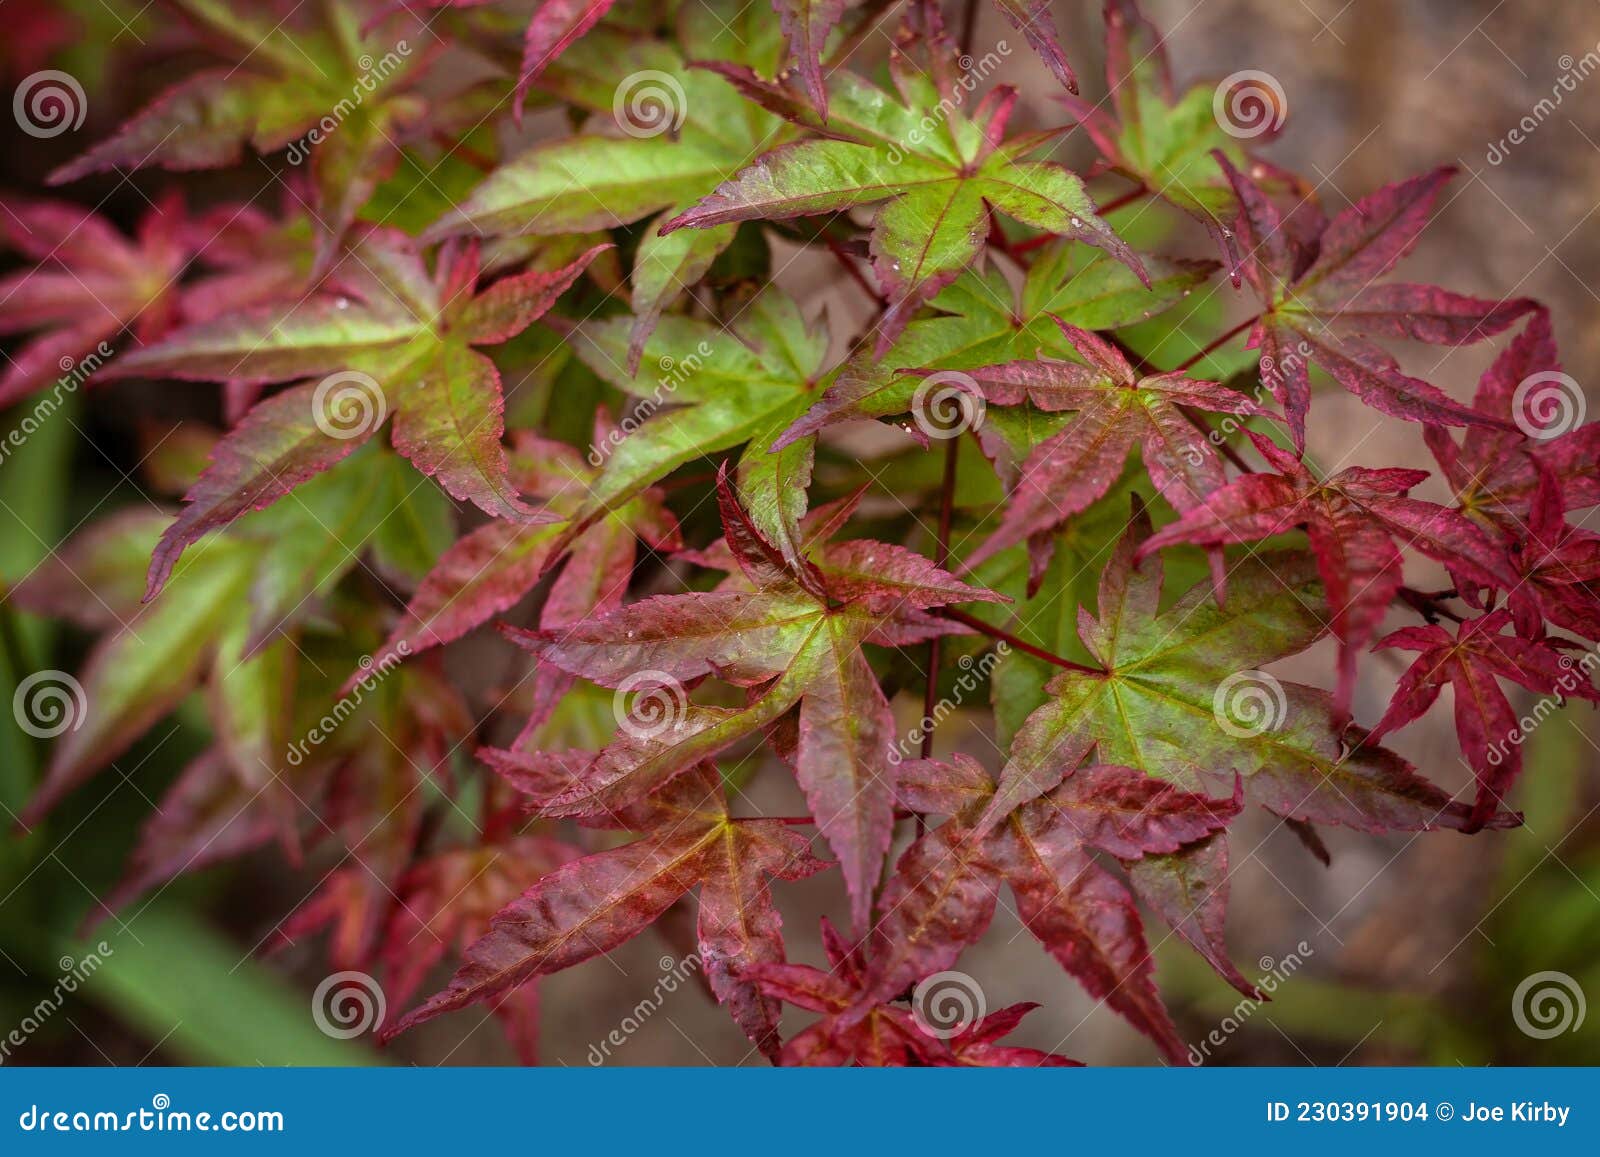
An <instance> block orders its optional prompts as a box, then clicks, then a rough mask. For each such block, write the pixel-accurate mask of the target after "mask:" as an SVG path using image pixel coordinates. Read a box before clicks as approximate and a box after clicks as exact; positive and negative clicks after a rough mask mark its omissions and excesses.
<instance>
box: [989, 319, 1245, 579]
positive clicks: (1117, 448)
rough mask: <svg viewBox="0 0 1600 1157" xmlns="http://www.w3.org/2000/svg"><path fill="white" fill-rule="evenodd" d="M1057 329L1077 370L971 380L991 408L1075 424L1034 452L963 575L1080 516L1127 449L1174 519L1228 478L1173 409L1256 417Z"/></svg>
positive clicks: (1012, 369)
mask: <svg viewBox="0 0 1600 1157" xmlns="http://www.w3.org/2000/svg"><path fill="white" fill-rule="evenodd" d="M1056 324H1057V326H1059V327H1060V330H1061V333H1062V334H1063V336H1064V337H1065V338H1066V340H1067V342H1068V343H1069V344H1070V345H1071V346H1072V349H1073V352H1074V353H1075V354H1076V355H1077V356H1078V358H1079V359H1080V360H1079V361H1077V362H1066V361H1043V360H1027V361H1014V362H1007V363H1005V364H1003V365H996V366H987V367H984V368H981V369H974V370H972V371H971V373H970V375H969V376H970V377H971V378H972V379H973V381H974V382H976V383H977V385H978V386H979V388H980V389H982V391H983V394H984V396H985V397H986V398H987V399H988V400H989V401H990V402H993V403H996V404H998V405H1003V406H1017V405H1021V404H1022V403H1023V402H1027V403H1029V404H1030V405H1032V406H1034V407H1035V408H1037V409H1040V410H1043V411H1045V412H1046V413H1051V412H1056V411H1061V410H1075V411H1077V416H1076V417H1075V418H1074V419H1073V420H1072V421H1071V422H1069V423H1068V424H1066V425H1065V426H1063V427H1062V428H1061V429H1060V430H1059V431H1057V432H1056V433H1054V434H1052V435H1051V436H1050V437H1048V438H1046V439H1044V440H1043V441H1042V442H1040V443H1039V444H1038V445H1036V446H1035V447H1034V448H1033V450H1032V452H1031V453H1030V454H1029V455H1028V458H1027V460H1026V461H1025V462H1024V463H1023V464H1022V467H1021V471H1020V474H1019V477H1018V481H1017V484H1016V486H1015V487H1014V488H1013V490H1012V492H1011V495H1010V501H1009V503H1008V504H1007V506H1006V510H1005V513H1004V514H1003V515H1002V516H1001V519H1000V525H999V526H998V527H997V528H996V530H995V532H994V534H993V535H991V536H990V537H989V539H988V540H987V541H986V542H985V543H984V544H983V545H982V546H980V547H979V548H978V549H977V550H976V551H975V552H973V554H972V555H971V556H969V557H968V559H967V564H966V565H967V566H968V568H971V567H973V566H976V565H978V564H979V563H981V562H982V561H983V560H984V559H986V558H988V557H990V556H991V555H993V554H995V553H996V552H997V551H1000V550H1004V549H1005V548H1006V547H1009V546H1014V545H1016V544H1017V543H1019V542H1023V541H1025V540H1027V539H1029V538H1032V537H1034V536H1036V535H1040V534H1043V533H1045V532H1047V531H1049V530H1051V529H1052V528H1053V527H1056V526H1058V525H1060V524H1061V523H1063V522H1065V521H1066V520H1067V519H1069V518H1071V517H1072V516H1073V515H1074V514H1077V513H1078V512H1079V511H1081V510H1083V509H1085V508H1086V507H1088V506H1089V504H1090V503H1092V502H1094V501H1095V499H1097V498H1100V497H1101V496H1102V495H1104V494H1105V493H1106V491H1107V490H1109V489H1110V487H1111V484H1112V483H1114V482H1115V481H1116V480H1117V477H1118V476H1119V475H1120V474H1121V473H1122V470H1123V466H1124V465H1125V464H1126V463H1127V460H1128V452H1129V451H1130V450H1132V449H1133V448H1134V447H1135V446H1138V447H1139V448H1140V450H1141V452H1142V453H1141V458H1142V461H1143V464H1144V468H1145V470H1146V471H1148V472H1149V475H1150V480H1151V481H1152V482H1153V483H1154V484H1155V486H1156V489H1157V490H1159V491H1160V492H1161V495H1162V497H1164V498H1165V499H1166V500H1167V501H1168V502H1170V503H1172V505H1173V506H1174V507H1176V508H1177V509H1178V510H1180V511H1186V510H1192V509H1194V508H1195V507H1198V506H1202V505H1203V504H1204V503H1205V502H1206V501H1207V499H1209V498H1210V497H1211V496H1212V495H1213V494H1215V493H1216V492H1218V491H1220V490H1221V489H1222V487H1223V486H1224V484H1225V483H1226V481H1227V476H1226V474H1225V473H1224V471H1223V467H1222V460H1221V458H1220V457H1219V456H1218V454H1217V451H1216V448H1215V446H1214V445H1213V444H1212V440H1211V439H1210V438H1209V437H1207V436H1206V435H1205V434H1204V433H1202V432H1200V431H1199V430H1198V429H1197V428H1196V426H1195V425H1194V423H1193V422H1192V421H1190V419H1189V418H1187V417H1186V416H1185V415H1184V413H1183V411H1182V410H1181V409H1180V407H1186V406H1188V407H1193V408H1195V409H1198V410H1208V411H1211V412H1213V413H1223V414H1233V415H1236V416H1238V417H1245V416H1249V415H1254V414H1260V413H1263V412H1264V411H1262V410H1261V409H1260V408H1259V407H1258V406H1257V405H1256V404H1255V403H1254V402H1252V401H1251V400H1250V399H1249V398H1247V397H1245V396H1244V395H1243V394H1239V393H1237V392H1235V391H1234V390H1231V389H1228V388H1227V387H1226V386H1219V385H1217V384H1216V383H1214V382H1198V381H1193V380H1191V379H1189V378H1186V377H1184V376H1183V375H1182V374H1156V375H1152V376H1150V377H1144V378H1141V377H1139V375H1138V374H1136V373H1135V372H1134V369H1133V367H1132V366H1131V365H1129V364H1128V360H1127V358H1125V357H1124V356H1123V354H1122V352H1121V351H1120V350H1118V349H1117V348H1116V347H1115V346H1114V345H1112V344H1111V343H1110V342H1108V341H1106V340H1105V339H1104V338H1101V337H1099V336H1097V335H1096V334H1094V333H1091V332H1090V331H1088V330H1083V329H1079V328H1077V327H1076V326H1072V325H1068V324H1067V323H1066V322H1064V321H1061V320H1059V319H1057V320H1056Z"/></svg>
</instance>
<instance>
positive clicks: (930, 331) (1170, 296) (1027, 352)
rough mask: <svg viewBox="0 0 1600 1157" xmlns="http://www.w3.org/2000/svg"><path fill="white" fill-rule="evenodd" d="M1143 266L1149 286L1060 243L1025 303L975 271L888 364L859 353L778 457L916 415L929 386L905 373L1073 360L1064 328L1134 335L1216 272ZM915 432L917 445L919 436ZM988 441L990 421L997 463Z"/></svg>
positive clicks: (909, 330) (1174, 263)
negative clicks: (848, 425)
mask: <svg viewBox="0 0 1600 1157" xmlns="http://www.w3.org/2000/svg"><path fill="white" fill-rule="evenodd" d="M1144 263H1145V269H1146V272H1147V273H1148V275H1149V277H1150V282H1149V284H1148V285H1146V284H1144V283H1143V282H1141V281H1140V280H1139V279H1138V278H1137V277H1135V276H1134V274H1133V271H1132V270H1130V269H1128V268H1127V267H1126V266H1124V265H1122V264H1120V263H1119V262H1118V261H1116V260H1115V259H1114V258H1111V257H1108V256H1106V255H1105V254H1102V253H1099V252H1098V251H1094V250H1089V249H1086V248H1085V247H1084V246H1081V245H1075V244H1073V243H1072V242H1070V241H1057V242H1053V243H1051V244H1050V245H1049V246H1047V247H1046V248H1045V249H1043V250H1042V251H1041V252H1040V253H1039V254H1038V255H1037V256H1036V257H1035V259H1034V261H1033V263H1032V264H1031V265H1029V267H1028V272H1027V274H1026V276H1025V277H1024V279H1023V283H1022V287H1021V290H1020V293H1019V292H1017V291H1014V290H1013V289H1012V288H1011V286H1010V285H1009V284H1007V282H1006V279H1005V278H1004V277H1003V276H1002V275H1001V274H1000V272H999V271H998V270H994V269H990V270H986V271H984V272H979V271H977V270H970V269H969V270H967V271H965V272H963V273H962V274H961V275H960V276H959V277H957V278H956V280H955V281H954V282H952V283H951V284H950V285H949V286H947V287H946V288H945V289H943V290H941V291H940V293H939V295H938V296H937V297H935V298H934V299H933V300H932V301H930V302H929V303H928V304H929V306H930V307H931V308H932V309H934V310H937V311H939V312H938V314H937V315H936V316H932V317H923V318H918V319H917V320H915V321H913V322H911V323H910V324H909V325H907V326H906V328H905V330H904V332H902V333H901V335H900V337H899V338H898V340H896V342H895V344H894V347H893V348H892V349H891V350H890V351H889V352H888V353H887V354H886V355H884V356H883V357H882V358H876V357H873V356H871V355H870V353H869V352H868V351H862V352H860V353H858V354H857V355H856V356H855V357H853V358H851V359H850V361H849V362H848V363H847V364H846V365H845V366H844V367H842V368H841V370H840V371H839V374H838V377H837V379H836V380H835V381H834V383H833V384H831V385H830V386H828V388H827V389H826V390H825V391H824V392H823V395H822V397H821V398H819V399H818V400H817V402H816V404H815V405H814V406H812V407H811V409H809V410H808V411H806V413H805V415H804V416H803V417H802V418H801V419H800V420H799V421H797V422H796V423H795V424H794V425H793V426H791V427H789V429H788V430H786V431H785V432H784V435H783V437H782V438H780V439H779V440H778V441H777V443H775V446H774V448H776V449H781V448H782V447H784V446H787V445H788V444H789V443H791V442H793V441H794V440H795V439H797V438H801V437H804V436H806V435H808V434H814V433H816V432H817V431H819V430H823V429H826V428H827V427H828V426H831V425H834V424H835V423H838V422H843V421H847V420H851V419H860V418H885V417H890V416H893V415H896V414H904V413H907V412H908V411H911V410H912V409H913V407H914V403H915V401H916V399H917V391H918V389H919V387H921V386H922V383H921V381H920V380H918V379H917V378H915V377H911V376H908V375H907V374H906V373H904V371H906V370H912V369H930V370H971V369H975V368H977V367H979V366H992V365H996V364H999V363H1001V362H1007V361H1014V360H1019V359H1024V358H1029V357H1035V356H1039V355H1041V354H1045V355H1049V356H1051V357H1072V356H1073V348H1072V345H1071V343H1070V342H1069V341H1068V340H1067V339H1066V335H1065V334H1064V333H1063V332H1062V330H1061V328H1060V326H1059V325H1058V324H1057V320H1059V321H1064V322H1068V323H1070V324H1071V325H1074V326H1077V327H1079V328H1080V329H1089V330H1114V329H1120V328H1122V327H1124V326H1129V325H1136V324H1138V323H1140V322H1143V321H1148V320H1149V319H1150V318H1152V317H1155V316H1156V315H1158V314H1160V313H1162V312H1164V311H1165V310H1167V309H1170V308H1171V307H1172V306H1174V305H1176V304H1177V303H1178V302H1180V301H1182V300H1183V298H1184V297H1185V296H1186V295H1187V294H1188V293H1190V292H1191V291H1192V290H1193V289H1194V287H1195V286H1198V285H1201V284H1204V282H1205V280H1206V278H1207V276H1208V275H1209V274H1210V273H1211V272H1212V271H1213V270H1214V269H1215V268H1216V266H1215V265H1214V264H1212V263H1210V262H1204V261H1179V260H1168V259H1165V258H1160V257H1146V258H1144ZM924 408H926V400H925V401H924ZM908 432H910V433H912V434H913V436H915V435H916V434H918V433H919V432H920V427H917V426H912V427H910V428H909V429H908ZM989 433H991V431H990V428H989V427H988V425H987V415H986V422H985V423H984V424H980V425H979V426H978V428H977V434H978V437H979V438H980V440H983V441H984V443H985V449H986V450H988V451H990V452H991V453H993V452H994V449H995V448H994V446H993V444H992V442H991V441H990V440H989V438H988V437H987V436H986V435H987V434H989Z"/></svg>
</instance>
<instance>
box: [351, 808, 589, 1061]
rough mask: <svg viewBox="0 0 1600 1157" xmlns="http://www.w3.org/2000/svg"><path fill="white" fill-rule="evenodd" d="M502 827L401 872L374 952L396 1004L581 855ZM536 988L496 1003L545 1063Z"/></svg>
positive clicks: (526, 1055)
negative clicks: (450, 954)
mask: <svg viewBox="0 0 1600 1157" xmlns="http://www.w3.org/2000/svg"><path fill="white" fill-rule="evenodd" d="M504 827H505V824H504V822H503V821H500V822H497V823H496V824H495V825H494V828H493V830H490V831H487V832H485V834H484V837H483V838H482V839H481V840H480V841H479V842H478V843H476V844H473V845H470V846H466V847H460V848H452V849H450V850H449V851H445V852H441V853H439V854H438V855H434V856H430V857H428V858H426V859H423V860H420V861H418V862H416V863H414V864H412V865H411V867H409V868H407V869H406V872H405V874H404V875H403V876H401V878H400V880H399V881H398V883H397V885H396V887H395V893H396V895H395V899H394V906H393V914H392V915H391V916H390V917H389V921H388V924H387V925H386V926H385V928H384V930H383V936H382V940H381V942H380V943H379V944H378V946H377V947H376V949H375V951H374V956H375V958H376V959H377V960H378V961H380V962H381V963H382V964H383V965H384V967H385V969H386V984H385V989H386V995H387V996H388V998H389V1000H390V1001H391V1002H392V1006H393V1007H395V1008H397V1009H398V1008H403V1007H404V1006H405V1005H407V1004H409V1003H410V1002H411V999H412V998H413V997H414V996H415V995H416V993H417V990H418V989H419V988H421V986H422V983H423V981H424V980H426V979H427V975H428V973H429V972H430V971H431V970H432V969H433V967H434V966H435V965H437V964H438V963H439V961H441V960H442V959H443V958H444V957H445V954H446V953H448V952H451V951H452V950H453V951H455V952H466V951H467V950H468V949H469V948H470V947H471V946H472V945H473V944H474V943H475V942H476V941H477V940H478V939H479V937H480V936H481V935H482V934H483V933H484V932H485V931H487V930H488V928H489V924H490V921H491V920H492V919H493V917H494V916H495V914H496V913H498V912H499V911H500V910H501V909H503V908H505V907H506V906H507V905H508V904H511V903H513V902H514V901H515V900H516V899H517V897H518V896H520V895H522V894H523V893H524V892H526V891H527V890H528V889H529V888H531V887H533V886H534V885H535V884H536V883H537V882H538V880H539V879H540V878H541V877H543V876H545V875H547V874H549V873H550V872H552V871H554V870H556V869H557V868H559V867H560V866H561V865H562V864H565V863H570V862H572V861H574V860H577V859H580V858H581V857H582V856H583V852H582V851H581V850H580V849H578V848H575V847H573V846H572V845H570V844H566V843H563V842H561V841H560V840H556V839H552V838H551V837H549V836H547V835H539V834H523V835H513V834H511V833H510V832H508V831H505V830H503V829H504ZM538 993H539V988H538V985H537V984H536V983H532V982H529V983H526V984H523V985H521V986H520V987H518V988H517V989H516V990H515V991H514V992H512V993H509V994H507V995H506V997H505V998H504V999H502V1000H500V1001H498V1002H496V1004H495V1005H494V1012H495V1015H496V1016H497V1017H498V1018H499V1019H500V1021H501V1023H502V1025H503V1026H504V1028H505V1033H506V1037H507V1039H509V1040H510V1041H511V1043H512V1045H513V1047H515V1048H516V1050H517V1053H518V1055H519V1057H520V1059H521V1060H522V1062H523V1063H524V1064H529V1065H536V1064H538V1063H539V1055H538V1042H539V1035H538V1026H539V999H538Z"/></svg>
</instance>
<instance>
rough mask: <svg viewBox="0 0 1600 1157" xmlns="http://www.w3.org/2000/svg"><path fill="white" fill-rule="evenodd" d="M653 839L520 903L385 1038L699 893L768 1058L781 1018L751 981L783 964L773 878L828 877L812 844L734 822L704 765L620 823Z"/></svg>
mask: <svg viewBox="0 0 1600 1157" xmlns="http://www.w3.org/2000/svg"><path fill="white" fill-rule="evenodd" d="M615 822H616V824H617V825H618V826H622V827H626V828H628V829H630V830H635V831H646V832H648V833H649V834H647V835H645V836H643V838H641V839H638V840H635V841H634V842H632V843H629V844H624V845H623V846H621V847H619V848H613V849H611V850H609V851H604V852H598V853H595V854H593V855H589V856H585V857H583V858H581V859H577V860H573V861H571V862H569V863H566V864H564V865H562V866H560V867H558V868H556V869H555V870H554V871H553V872H550V873H548V874H546V875H544V876H542V877H541V878H540V879H539V880H538V881H537V882H535V883H534V884H533V886H532V887H530V888H529V889H528V890H527V891H525V892H524V893H523V894H522V895H521V896H520V897H519V898H518V899H516V900H514V901H512V902H511V903H510V904H509V905H508V906H507V907H506V908H505V909H503V910H502V911H501V912H500V914H499V915H497V916H496V917H495V918H494V919H493V920H492V921H491V922H490V926H489V931H488V933H487V934H485V935H484V936H483V937H482V938H481V939H479V940H477V941H476V942H475V943H473V944H472V945H471V946H470V947H469V948H468V949H467V950H466V953H465V956H464V960H463V963H462V965H461V968H460V969H459V970H458V971H457V972H456V974H455V976H454V977H453V978H452V979H451V981H450V984H449V986H448V987H447V988H446V989H445V990H444V991H443V992H441V993H439V994H437V995H435V996H434V997H432V998H431V999H430V1000H428V1001H427V1002H426V1003H425V1004H423V1005H421V1006H420V1007H419V1008H417V1009H415V1010H413V1011H411V1012H409V1013H407V1014H406V1015H404V1016H402V1017H400V1018H399V1019H398V1020H397V1021H395V1022H394V1024H392V1025H391V1026H389V1027H388V1028H386V1029H385V1030H384V1035H385V1036H386V1037H390V1036H394V1035H395V1034H397V1033H400V1032H404V1031H405V1030H406V1029H408V1028H410V1027H412V1026H414V1025H417V1024H420V1023H422V1022H423V1021H426V1020H431V1019H432V1018H433V1017H435V1016H438V1015H439V1014H441V1013H444V1012H450V1011H452V1010H454V1009H458V1008H464V1007H466V1006H467V1005H469V1004H473V1003H476V1002H477V1001H480V1000H485V999H488V998H490V997H494V996H498V995H500V994H502V993H505V992H508V991H510V990H511V989H513V988H516V987H517V986H519V985H521V984H524V983H525V982H527V981H528V980H529V979H531V978H533V977H535V976H543V975H548V974H550V973H552V972H558V971H560V970H561V969H563V968H567V967H570V966H571V965H573V964H577V963H579V962H581V961H583V960H587V959H589V958H590V957H592V956H597V955H599V954H600V953H602V952H607V951H609V950H610V949H612V948H615V947H616V946H617V945H618V944H621V943H623V942H624V941H626V940H629V939H631V938H632V937H633V936H636V935H637V934H638V933H639V932H641V931H643V930H644V929H645V928H646V927H648V926H649V925H650V924H651V923H652V922H653V921H654V920H655V919H656V918H657V917H659V916H660V915H661V914H662V913H663V912H665V911H666V910H667V909H668V908H669V907H671V906H672V905H673V904H674V903H676V902H677V901H678V900H679V899H680V898H681V897H682V896H684V895H685V894H686V893H687V892H689V891H690V890H691V889H692V888H694V887H696V886H699V888H700V896H699V907H700V918H699V943H700V963H701V965H702V966H703V967H704V968H705V969H706V972H707V975H708V979H709V980H710V982H711V986H712V990H713V991H714V992H715V993H716V995H717V999H718V1000H719V1001H721V1002H723V1003H725V1004H728V1005H729V1007H730V1010H731V1011H732V1012H733V1014H734V1017H735V1019H736V1020H737V1021H738V1022H739V1025H740V1027H741V1028H742V1029H744V1030H745V1032H746V1033H747V1034H748V1035H749V1036H750V1039H751V1040H752V1041H753V1042H755V1043H756V1044H757V1045H758V1046H760V1047H761V1048H762V1050H763V1051H764V1052H766V1053H768V1055H775V1053H776V1050H777V1008H776V1005H775V1003H774V1002H772V1001H770V1000H768V999H766V998H765V997H763V996H762V995H761V993H760V992H759V991H757V990H756V989H755V988H754V986H753V985H752V983H751V982H750V981H749V980H747V979H745V977H744V973H745V972H746V971H748V970H749V969H750V968H752V967H753V966H754V965H756V964H757V963H758V962H761V961H773V960H782V959H783V939H782V934H781V922H780V920H779V917H778V913H777V910H776V909H775V908H774V907H773V906H772V897H771V893H770V888H769V886H768V884H767V878H768V877H775V878H778V879H786V880H795V879H801V878H803V877H805V876H809V875H811V874H813V873H814V872H817V871H819V870H821V869H822V867H823V866H824V865H823V863H822V862H821V861H820V860H817V859H816V858H815V857H813V856H812V855H811V852H810V843H809V841H808V840H806V839H805V838H804V837H803V836H800V835H799V834H798V833H796V832H794V831H792V830H791V829H790V828H789V827H787V826H786V825H784V824H783V823H781V822H779V821H776V820H762V819H734V818H733V817H732V816H731V815H730V814H729V812H728V804H727V799H726V796H725V795H724V792H723V787H722V779H721V776H720V775H719V774H718V773H717V771H716V768H715V767H712V766H709V765H702V766H700V767H699V768H697V769H696V770H695V771H694V772H693V773H692V774H689V775H682V776H679V777H677V778H676V779H674V780H673V782H672V783H671V784H670V785H669V786H668V787H667V788H666V789H665V790H664V791H662V792H660V793H658V794H657V795H655V796H654V797H652V798H651V799H650V800H648V801H647V802H643V803H636V804H635V805H634V806H633V807H631V808H628V809H624V810H623V812H622V813H620V814H619V815H617V816H616V817H615Z"/></svg>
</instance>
